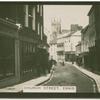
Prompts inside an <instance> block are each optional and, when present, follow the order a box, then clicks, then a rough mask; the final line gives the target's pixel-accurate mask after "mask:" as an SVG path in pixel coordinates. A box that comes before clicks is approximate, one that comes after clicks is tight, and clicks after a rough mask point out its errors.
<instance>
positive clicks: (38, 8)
mask: <svg viewBox="0 0 100 100" xmlns="http://www.w3.org/2000/svg"><path fill="white" fill-rule="evenodd" d="M39 10H40V7H39V5H37V12H38V13H39Z"/></svg>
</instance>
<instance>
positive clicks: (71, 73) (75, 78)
mask: <svg viewBox="0 0 100 100" xmlns="http://www.w3.org/2000/svg"><path fill="white" fill-rule="evenodd" d="M43 85H44V86H76V89H77V92H79V93H80V92H81V93H94V92H96V89H95V87H94V85H95V83H94V81H93V80H92V79H90V78H89V77H88V76H86V75H85V74H83V73H82V72H80V71H79V70H78V69H77V68H75V67H74V66H73V65H71V64H65V66H62V65H61V64H58V65H57V66H55V68H54V73H53V75H52V78H51V79H50V80H49V81H48V82H46V83H44V84H43Z"/></svg>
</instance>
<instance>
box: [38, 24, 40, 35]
mask: <svg viewBox="0 0 100 100" xmlns="http://www.w3.org/2000/svg"><path fill="white" fill-rule="evenodd" d="M38 34H40V24H39V23H38Z"/></svg>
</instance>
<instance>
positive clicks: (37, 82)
mask: <svg viewBox="0 0 100 100" xmlns="http://www.w3.org/2000/svg"><path fill="white" fill-rule="evenodd" d="M51 75H52V70H51V73H50V74H47V75H45V76H41V77H39V78H36V79H32V80H29V81H27V82H23V83H21V84H17V85H13V86H9V87H6V88H2V89H0V92H1V93H6V92H7V93H10V92H11V93H17V92H22V91H23V89H24V87H26V86H30V87H32V86H38V85H40V84H42V83H43V82H45V81H48V80H49V79H50V77H51Z"/></svg>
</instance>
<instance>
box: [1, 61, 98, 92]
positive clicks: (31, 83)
mask: <svg viewBox="0 0 100 100" xmlns="http://www.w3.org/2000/svg"><path fill="white" fill-rule="evenodd" d="M66 63H68V64H71V63H70V62H66ZM73 65H74V67H76V68H77V69H78V70H80V71H81V72H83V73H84V74H86V75H87V76H89V77H90V78H92V79H93V80H94V81H95V82H96V84H97V88H98V92H99V93H100V75H97V74H95V73H92V72H90V71H88V70H86V69H84V68H82V67H79V66H77V65H76V64H73ZM51 77H52V71H51V73H50V74H47V75H46V76H41V77H39V78H36V79H32V80H29V81H27V82H24V83H21V84H17V85H13V86H9V87H5V88H2V89H0V92H1V93H6V92H7V93H8V92H9V93H10V92H11V93H12V92H13V93H14V92H15V93H16V92H21V91H22V90H23V88H24V87H25V86H37V85H39V84H42V83H44V82H46V81H48V80H50V79H51Z"/></svg>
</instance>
